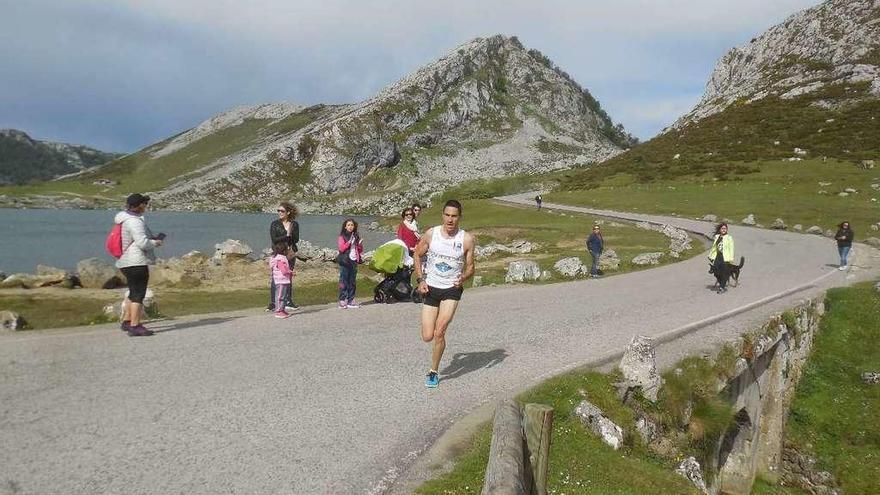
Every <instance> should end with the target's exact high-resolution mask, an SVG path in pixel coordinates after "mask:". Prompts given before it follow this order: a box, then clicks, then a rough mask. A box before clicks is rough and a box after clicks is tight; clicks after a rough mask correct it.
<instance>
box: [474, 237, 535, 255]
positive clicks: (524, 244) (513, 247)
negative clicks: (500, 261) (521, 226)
mask: <svg viewBox="0 0 880 495" xmlns="http://www.w3.org/2000/svg"><path fill="white" fill-rule="evenodd" d="M536 247H537V246H536V245H534V244H532V243H531V242H529V241H526V240H522V239H518V240H515V241H513V242H511V243H510V245H504V244H498V243H492V244H488V245H486V246H477V247H476V248H474V256H476V257H477V258H485V257H487V256H491V255H493V254H495V253H498V252H503V253H512V254H525V253H530V252H532V250H533V249H535V248H536Z"/></svg>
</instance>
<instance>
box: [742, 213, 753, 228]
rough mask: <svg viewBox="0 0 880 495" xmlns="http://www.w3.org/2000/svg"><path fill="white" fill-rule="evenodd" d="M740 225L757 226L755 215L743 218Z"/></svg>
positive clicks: (751, 214)
mask: <svg viewBox="0 0 880 495" xmlns="http://www.w3.org/2000/svg"><path fill="white" fill-rule="evenodd" d="M740 223H742V224H743V225H755V223H757V222H755V215H754V213H749V214H748V216H747V217H745V218H743V219H742V220H741V221H740Z"/></svg>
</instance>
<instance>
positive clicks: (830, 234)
mask: <svg viewBox="0 0 880 495" xmlns="http://www.w3.org/2000/svg"><path fill="white" fill-rule="evenodd" d="M825 237H831V238H834V231H833V230H831V229H828V230H826V231H825Z"/></svg>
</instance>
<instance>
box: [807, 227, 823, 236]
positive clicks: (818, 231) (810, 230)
mask: <svg viewBox="0 0 880 495" xmlns="http://www.w3.org/2000/svg"><path fill="white" fill-rule="evenodd" d="M807 233H808V234H816V235H822V227H819V226H818V225H813V226H812V227H810V228H808V229H807Z"/></svg>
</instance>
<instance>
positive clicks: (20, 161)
mask: <svg viewBox="0 0 880 495" xmlns="http://www.w3.org/2000/svg"><path fill="white" fill-rule="evenodd" d="M119 156H120V155H119V154H116V153H105V152H103V151H98V150H96V149H92V148H89V147H87V146H77V145H72V144H64V143H54V142H51V141H37V140H35V139H32V138H31V137H30V136H28V135H27V134H26V133H24V132H22V131H18V130H15V129H0V185H8V184H26V183H29V182H35V181H45V180H50V179H54V178H56V177H59V176H62V175H66V174H70V173H75V172H79V171H81V170H85V169H88V168H91V167H95V166H98V165H102V164H104V163H107V162H109V161H111V160H113V159H115V158H118V157H119Z"/></svg>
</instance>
